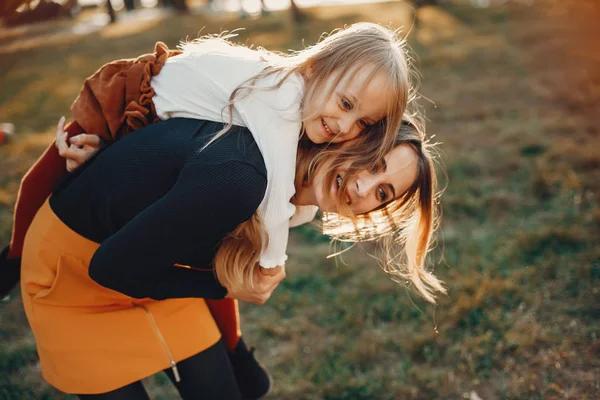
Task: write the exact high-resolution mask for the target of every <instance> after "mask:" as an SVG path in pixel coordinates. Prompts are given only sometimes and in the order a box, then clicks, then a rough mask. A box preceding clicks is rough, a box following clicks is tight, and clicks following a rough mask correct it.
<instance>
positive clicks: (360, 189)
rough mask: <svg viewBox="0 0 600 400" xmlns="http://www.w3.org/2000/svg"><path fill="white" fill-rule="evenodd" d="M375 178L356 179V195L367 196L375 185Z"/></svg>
mask: <svg viewBox="0 0 600 400" xmlns="http://www.w3.org/2000/svg"><path fill="white" fill-rule="evenodd" d="M372 181H373V180H372V179H369V178H366V177H365V178H358V179H357V180H356V195H357V196H358V197H362V198H364V197H367V195H368V194H369V192H370V190H371V188H372V187H373V182H372Z"/></svg>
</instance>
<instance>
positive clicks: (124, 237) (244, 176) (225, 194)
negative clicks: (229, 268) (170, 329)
mask: <svg viewBox="0 0 600 400" xmlns="http://www.w3.org/2000/svg"><path fill="white" fill-rule="evenodd" d="M222 127H223V125H222V124H219V123H215V122H208V121H199V120H193V119H184V118H175V119H170V120H167V121H163V122H159V123H156V124H152V125H150V126H148V127H145V128H143V129H140V130H139V131H136V132H134V133H132V134H130V135H129V136H127V137H125V138H123V139H121V140H119V141H118V142H115V143H114V144H112V145H111V146H109V147H107V148H106V149H105V150H104V151H102V152H100V153H99V154H98V156H97V157H95V158H94V159H93V160H91V161H90V162H88V163H87V164H86V165H84V166H83V167H81V168H79V169H78V170H77V171H75V173H73V174H72V175H71V176H69V177H68V178H67V179H66V180H65V181H64V182H62V183H61V185H59V187H58V188H57V189H56V190H55V192H54V193H53V195H52V197H51V199H50V206H51V208H52V210H53V211H54V212H55V213H56V215H57V216H58V217H59V218H60V219H61V221H63V222H64V223H65V224H66V225H67V226H69V227H70V228H71V229H72V230H73V231H75V232H77V233H78V234H80V235H81V236H83V237H85V238H87V239H89V240H92V241H94V242H97V243H100V247H99V248H98V250H97V251H96V252H95V253H94V256H93V257H92V260H91V262H90V266H89V274H90V277H91V278H92V279H93V280H95V281H96V282H98V283H99V284H101V285H103V286H105V287H108V288H110V289H113V290H116V291H119V292H121V293H124V294H126V295H128V296H132V297H135V298H144V297H150V298H153V299H157V300H160V299H167V298H183V297H203V298H212V299H218V298H223V297H224V296H225V295H226V290H225V289H224V288H223V287H222V286H221V285H220V284H219V282H218V281H217V280H216V278H215V274H214V273H213V272H212V271H210V269H211V268H212V261H213V258H214V256H215V253H216V249H217V245H218V243H219V241H220V240H221V239H222V238H223V237H224V236H225V235H226V234H227V233H228V232H231V231H232V230H233V229H235V228H236V227H237V226H238V225H239V224H240V223H242V222H243V221H245V220H247V219H248V218H249V217H250V216H251V215H252V214H253V213H254V212H255V211H256V209H257V208H258V206H259V204H260V202H261V201H262V199H263V197H264V194H265V190H266V186H267V178H266V176H267V174H266V169H265V165H264V161H263V158H262V155H261V154H260V151H259V150H258V147H257V145H256V143H255V142H254V139H253V138H252V135H251V134H250V132H249V131H248V130H247V129H245V128H240V127H234V129H233V130H232V131H231V132H229V133H228V134H227V135H225V136H224V137H223V138H221V139H219V140H217V141H216V142H214V143H212V144H211V145H210V146H208V147H207V148H206V149H204V150H202V151H201V149H202V147H203V145H204V144H205V143H206V142H207V141H208V140H209V139H210V138H211V137H212V136H213V135H214V133H216V132H218V131H219V130H220V129H221V128H222ZM174 264H181V265H189V266H191V267H193V268H201V269H209V271H200V270H196V269H189V268H182V267H177V266H174Z"/></svg>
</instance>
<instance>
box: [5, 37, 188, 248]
mask: <svg viewBox="0 0 600 400" xmlns="http://www.w3.org/2000/svg"><path fill="white" fill-rule="evenodd" d="M180 53H181V52H180V51H179V50H169V49H168V47H167V46H166V45H165V44H164V43H161V42H158V43H156V45H155V47H154V52H153V53H151V54H144V55H142V56H140V57H138V58H136V59H128V60H117V61H113V62H110V63H108V64H105V65H103V66H102V67H101V68H100V69H99V70H98V71H96V72H95V73H94V74H93V75H92V76H91V77H89V78H87V79H86V81H85V83H84V85H83V88H82V89H81V92H80V93H79V96H77V98H76V99H75V101H74V102H73V105H72V106H71V111H72V113H73V122H72V123H71V124H69V125H68V126H67V128H66V131H67V133H68V134H69V137H71V136H74V135H77V134H79V133H82V132H86V133H92V134H95V135H98V136H100V137H101V138H102V139H103V140H104V141H106V142H113V141H115V140H118V139H120V138H122V137H123V136H126V135H127V134H129V133H130V132H133V131H134V130H136V129H139V128H141V127H143V126H145V125H148V124H150V123H152V122H155V121H157V120H158V119H159V118H158V117H157V116H156V110H155V108H154V103H153V102H152V97H153V96H154V89H152V87H151V86H150V79H151V78H152V77H153V76H154V75H157V74H158V73H159V72H160V70H161V69H162V67H163V65H164V64H165V61H166V60H167V58H169V57H171V56H174V55H177V54H180ZM65 165H66V164H65V159H64V158H62V157H61V156H60V155H59V154H58V150H57V149H56V146H55V145H54V143H52V144H51V145H50V146H49V147H48V148H47V149H46V151H45V152H44V154H42V155H41V157H40V158H38V160H37V161H36V162H35V164H34V165H33V166H32V167H31V168H30V169H29V171H28V172H27V173H26V174H25V176H24V177H23V179H22V180H21V187H20V188H19V193H18V196H17V203H16V205H15V212H14V217H13V218H14V221H13V222H14V223H13V231H12V237H11V242H10V248H9V252H8V257H9V258H11V257H20V256H21V253H22V252H23V241H24V239H25V234H26V233H27V229H28V228H29V226H30V225H31V221H32V220H33V217H34V216H35V214H36V213H37V211H38V210H39V209H40V207H41V206H42V204H43V203H44V201H45V200H46V198H47V197H48V196H49V195H50V194H51V193H52V191H53V190H54V188H55V187H56V185H57V184H58V183H59V182H60V181H61V179H63V178H64V176H65V174H66V173H67V171H66V166H65Z"/></svg>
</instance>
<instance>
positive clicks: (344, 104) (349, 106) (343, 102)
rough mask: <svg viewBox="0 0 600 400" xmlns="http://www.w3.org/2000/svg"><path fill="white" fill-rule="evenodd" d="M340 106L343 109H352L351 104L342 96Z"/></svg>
mask: <svg viewBox="0 0 600 400" xmlns="http://www.w3.org/2000/svg"><path fill="white" fill-rule="evenodd" d="M342 107H343V108H344V110H348V111H349V110H352V104H350V102H349V101H348V100H346V99H344V98H343V97H342Z"/></svg>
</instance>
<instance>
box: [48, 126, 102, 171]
mask: <svg viewBox="0 0 600 400" xmlns="http://www.w3.org/2000/svg"><path fill="white" fill-rule="evenodd" d="M104 146H105V144H104V142H103V141H102V139H100V137H99V136H96V135H88V134H85V133H82V134H79V135H76V136H73V137H72V138H71V139H67V132H65V117H62V118H61V119H60V120H59V121H58V126H57V127H56V148H57V149H58V154H60V155H61V157H64V158H66V159H67V171H69V172H73V171H75V170H76V169H77V168H79V167H80V166H81V165H83V164H84V163H85V162H86V161H88V160H89V159H90V158H92V156H93V155H94V154H96V153H97V152H98V151H99V150H100V149H101V148H102V147H104Z"/></svg>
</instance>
